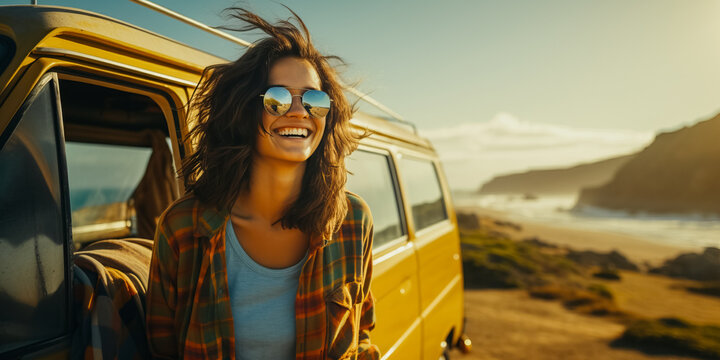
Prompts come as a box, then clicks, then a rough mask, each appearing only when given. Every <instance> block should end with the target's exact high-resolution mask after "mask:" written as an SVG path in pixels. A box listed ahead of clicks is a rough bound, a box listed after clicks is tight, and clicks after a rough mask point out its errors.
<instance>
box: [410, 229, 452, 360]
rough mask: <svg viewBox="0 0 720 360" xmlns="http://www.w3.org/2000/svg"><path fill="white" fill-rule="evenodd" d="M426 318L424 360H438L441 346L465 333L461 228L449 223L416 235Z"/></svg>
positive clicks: (421, 298)
mask: <svg viewBox="0 0 720 360" xmlns="http://www.w3.org/2000/svg"><path fill="white" fill-rule="evenodd" d="M415 244H416V245H417V254H418V269H419V274H418V275H419V277H420V279H421V283H420V289H421V290H420V303H421V308H422V318H423V334H424V336H423V337H424V340H425V342H424V343H423V348H424V351H423V359H437V357H438V355H439V354H438V349H439V348H440V343H441V342H442V341H443V340H445V339H446V337H447V335H448V333H449V332H450V330H452V329H454V337H457V336H458V335H459V332H460V331H462V315H461V314H462V313H463V296H462V294H463V293H462V292H463V281H462V263H461V261H460V247H459V241H458V233H457V228H455V227H453V226H452V225H451V224H450V222H449V221H447V222H445V223H440V224H437V225H435V226H433V227H431V228H428V229H426V230H425V231H422V232H421V233H419V234H417V235H416V239H415Z"/></svg>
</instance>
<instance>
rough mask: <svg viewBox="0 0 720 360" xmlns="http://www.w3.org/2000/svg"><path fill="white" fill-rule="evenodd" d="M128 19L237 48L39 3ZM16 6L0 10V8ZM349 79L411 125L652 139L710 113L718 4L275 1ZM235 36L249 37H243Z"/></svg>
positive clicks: (159, 23) (183, 29) (172, 24)
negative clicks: (642, 134) (537, 126)
mask: <svg viewBox="0 0 720 360" xmlns="http://www.w3.org/2000/svg"><path fill="white" fill-rule="evenodd" d="M38 1H39V3H40V4H41V5H43V4H45V5H63V6H71V7H78V8H83V9H88V10H91V11H95V12H99V13H103V14H106V15H110V16H112V17H115V18H118V19H121V20H125V21H129V22H132V23H135V24H138V25H140V26H142V27H145V28H148V29H150V30H152V31H155V32H158V33H161V34H163V35H166V36H169V37H172V38H175V39H178V40H182V41H184V42H187V43H189V44H191V45H193V46H196V47H199V48H203V49H206V50H208V51H210V52H213V53H216V54H218V55H221V56H223V57H225V58H234V57H237V56H238V55H239V54H240V53H241V51H242V50H241V49H240V48H239V47H236V46H234V45H232V44H227V43H225V42H223V41H221V40H215V39H214V38H213V37H211V36H207V35H204V34H203V33H202V32H200V31H197V30H194V29H193V28H191V27H189V26H187V25H184V24H181V23H179V22H177V21H174V20H170V19H166V18H164V17H163V16H161V15H158V14H156V13H154V12H152V11H151V10H148V9H145V8H144V7H141V6H139V5H136V4H134V3H131V2H130V1H122V0H113V1H83V0H68V1H59V0H58V1H44V0H38ZM28 3H29V1H26V2H20V1H7V0H0V4H2V5H7V4H28ZM157 3H159V4H161V5H163V6H166V7H169V8H171V9H173V10H176V11H179V12H181V13H184V14H186V15H188V16H190V17H193V18H195V19H198V20H201V21H203V22H206V23H207V24H210V25H222V24H232V22H230V21H229V20H227V19H226V18H223V17H222V16H221V11H222V9H224V8H226V7H228V6H230V5H241V6H246V7H249V8H250V9H254V10H255V11H257V12H258V13H259V14H261V15H262V16H265V17H267V18H278V17H281V18H286V17H288V13H287V11H286V10H285V9H284V8H282V7H281V6H280V5H279V3H274V2H269V1H264V0H263V1H260V0H258V1H246V2H233V1H221V0H207V1H178V0H176V1H168V0H159V1H157ZM284 3H285V4H286V5H288V6H289V7H290V8H292V9H293V10H295V11H296V12H297V13H298V14H299V15H300V16H301V17H302V18H303V19H304V20H305V21H306V23H307V24H308V26H309V28H310V31H311V33H312V34H313V36H314V39H315V42H316V45H317V46H318V47H319V48H320V49H322V50H324V51H325V52H327V53H332V54H336V55H340V56H342V57H343V58H344V59H345V60H346V61H347V62H348V63H349V67H348V69H347V71H346V75H348V79H349V80H358V79H359V80H362V83H361V85H360V88H361V89H362V90H364V91H367V92H370V93H371V94H372V95H373V96H374V97H376V98H377V99H379V100H381V101H382V102H383V103H385V104H386V105H388V106H389V107H391V108H392V109H394V110H395V111H397V112H399V113H400V114H402V115H404V116H405V117H406V118H407V119H409V120H411V121H413V122H415V123H416V124H417V125H418V126H419V127H420V129H435V128H441V127H448V126H454V125H458V124H461V123H476V122H487V121H490V120H491V119H492V118H493V117H494V116H495V115H496V114H498V113H509V114H512V115H513V116H515V117H517V118H518V119H521V120H523V121H529V122H532V123H544V124H555V125H562V126H570V127H577V128H596V129H628V130H641V131H656V130H659V129H668V128H675V127H678V126H680V125H682V124H691V123H694V122H696V121H697V120H700V119H704V118H707V117H709V116H711V115H714V114H715V113H716V112H718V111H720V86H719V85H718V84H720V1H716V0H692V1H683V0H595V1H589V0H544V1H537V0H523V1H515V0H492V1H470V0H466V1H460V0H450V1H412V0H402V1H375V0H372V1H307V0H286V1H284ZM239 36H240V37H243V38H246V39H249V40H253V39H254V37H253V36H246V35H244V34H241V35H239Z"/></svg>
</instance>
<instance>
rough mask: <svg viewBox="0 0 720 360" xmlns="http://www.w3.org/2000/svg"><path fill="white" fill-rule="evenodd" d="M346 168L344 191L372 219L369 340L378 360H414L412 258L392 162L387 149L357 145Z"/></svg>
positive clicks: (416, 331) (417, 342) (417, 347)
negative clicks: (361, 203)
mask: <svg viewBox="0 0 720 360" xmlns="http://www.w3.org/2000/svg"><path fill="white" fill-rule="evenodd" d="M347 168H348V170H349V172H350V174H348V182H347V188H348V190H350V191H352V192H354V193H356V194H358V195H360V197H362V198H363V199H364V200H365V201H366V202H367V204H368V205H369V206H370V211H371V212H372V215H373V223H374V239H373V279H372V285H371V290H372V292H373V295H374V296H375V300H376V301H375V313H376V327H375V329H374V330H373V331H372V333H371V339H372V342H373V343H374V344H376V345H378V347H379V348H380V351H381V352H382V355H383V359H412V360H417V359H420V351H421V348H422V346H421V326H420V317H419V315H420V308H419V302H418V298H419V288H418V276H417V258H416V256H415V251H414V249H413V245H412V243H410V242H409V241H408V236H407V225H406V221H405V215H404V211H403V205H402V202H401V196H400V193H399V190H398V189H399V188H398V184H397V177H396V174H395V170H394V169H395V167H394V164H393V161H392V158H391V157H390V154H389V153H388V152H387V151H384V150H380V149H377V148H372V147H367V146H363V147H361V148H360V149H359V150H357V151H355V152H354V153H353V154H352V155H351V156H350V157H349V158H348V160H347Z"/></svg>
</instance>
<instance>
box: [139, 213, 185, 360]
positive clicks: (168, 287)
mask: <svg viewBox="0 0 720 360" xmlns="http://www.w3.org/2000/svg"><path fill="white" fill-rule="evenodd" d="M172 236H173V234H172V233H171V232H169V231H168V229H167V227H166V225H165V216H164V214H163V216H162V217H161V218H160V221H159V223H158V228H157V231H156V233H155V244H154V246H153V254H152V260H151V261H150V278H149V280H148V290H147V298H146V304H147V306H146V313H145V318H146V323H147V337H148V345H149V347H150V352H151V353H152V355H153V357H155V358H161V359H177V358H178V343H177V331H176V329H175V309H176V306H177V269H178V265H177V264H178V252H177V249H175V248H173V246H171V244H175V241H173V238H172Z"/></svg>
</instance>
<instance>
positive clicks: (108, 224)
mask: <svg viewBox="0 0 720 360" xmlns="http://www.w3.org/2000/svg"><path fill="white" fill-rule="evenodd" d="M65 154H66V155H65V156H66V158H67V168H68V185H69V188H70V208H71V209H72V224H73V237H74V238H76V239H82V238H83V237H84V236H86V235H87V234H92V233H93V232H97V231H104V232H107V231H109V230H112V229H117V230H125V232H129V233H130V234H132V233H135V231H133V229H132V225H133V224H132V221H131V216H132V214H128V212H129V211H130V210H131V208H130V207H129V206H128V205H129V204H128V200H129V199H130V196H131V195H132V193H133V191H134V190H135V188H136V187H137V185H138V183H139V182H140V179H141V178H142V176H143V174H144V173H145V168H146V167H147V163H148V160H149V159H150V154H152V148H147V147H137V146H122V145H110V144H91V143H78V142H67V143H65ZM121 236H122V234H121Z"/></svg>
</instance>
